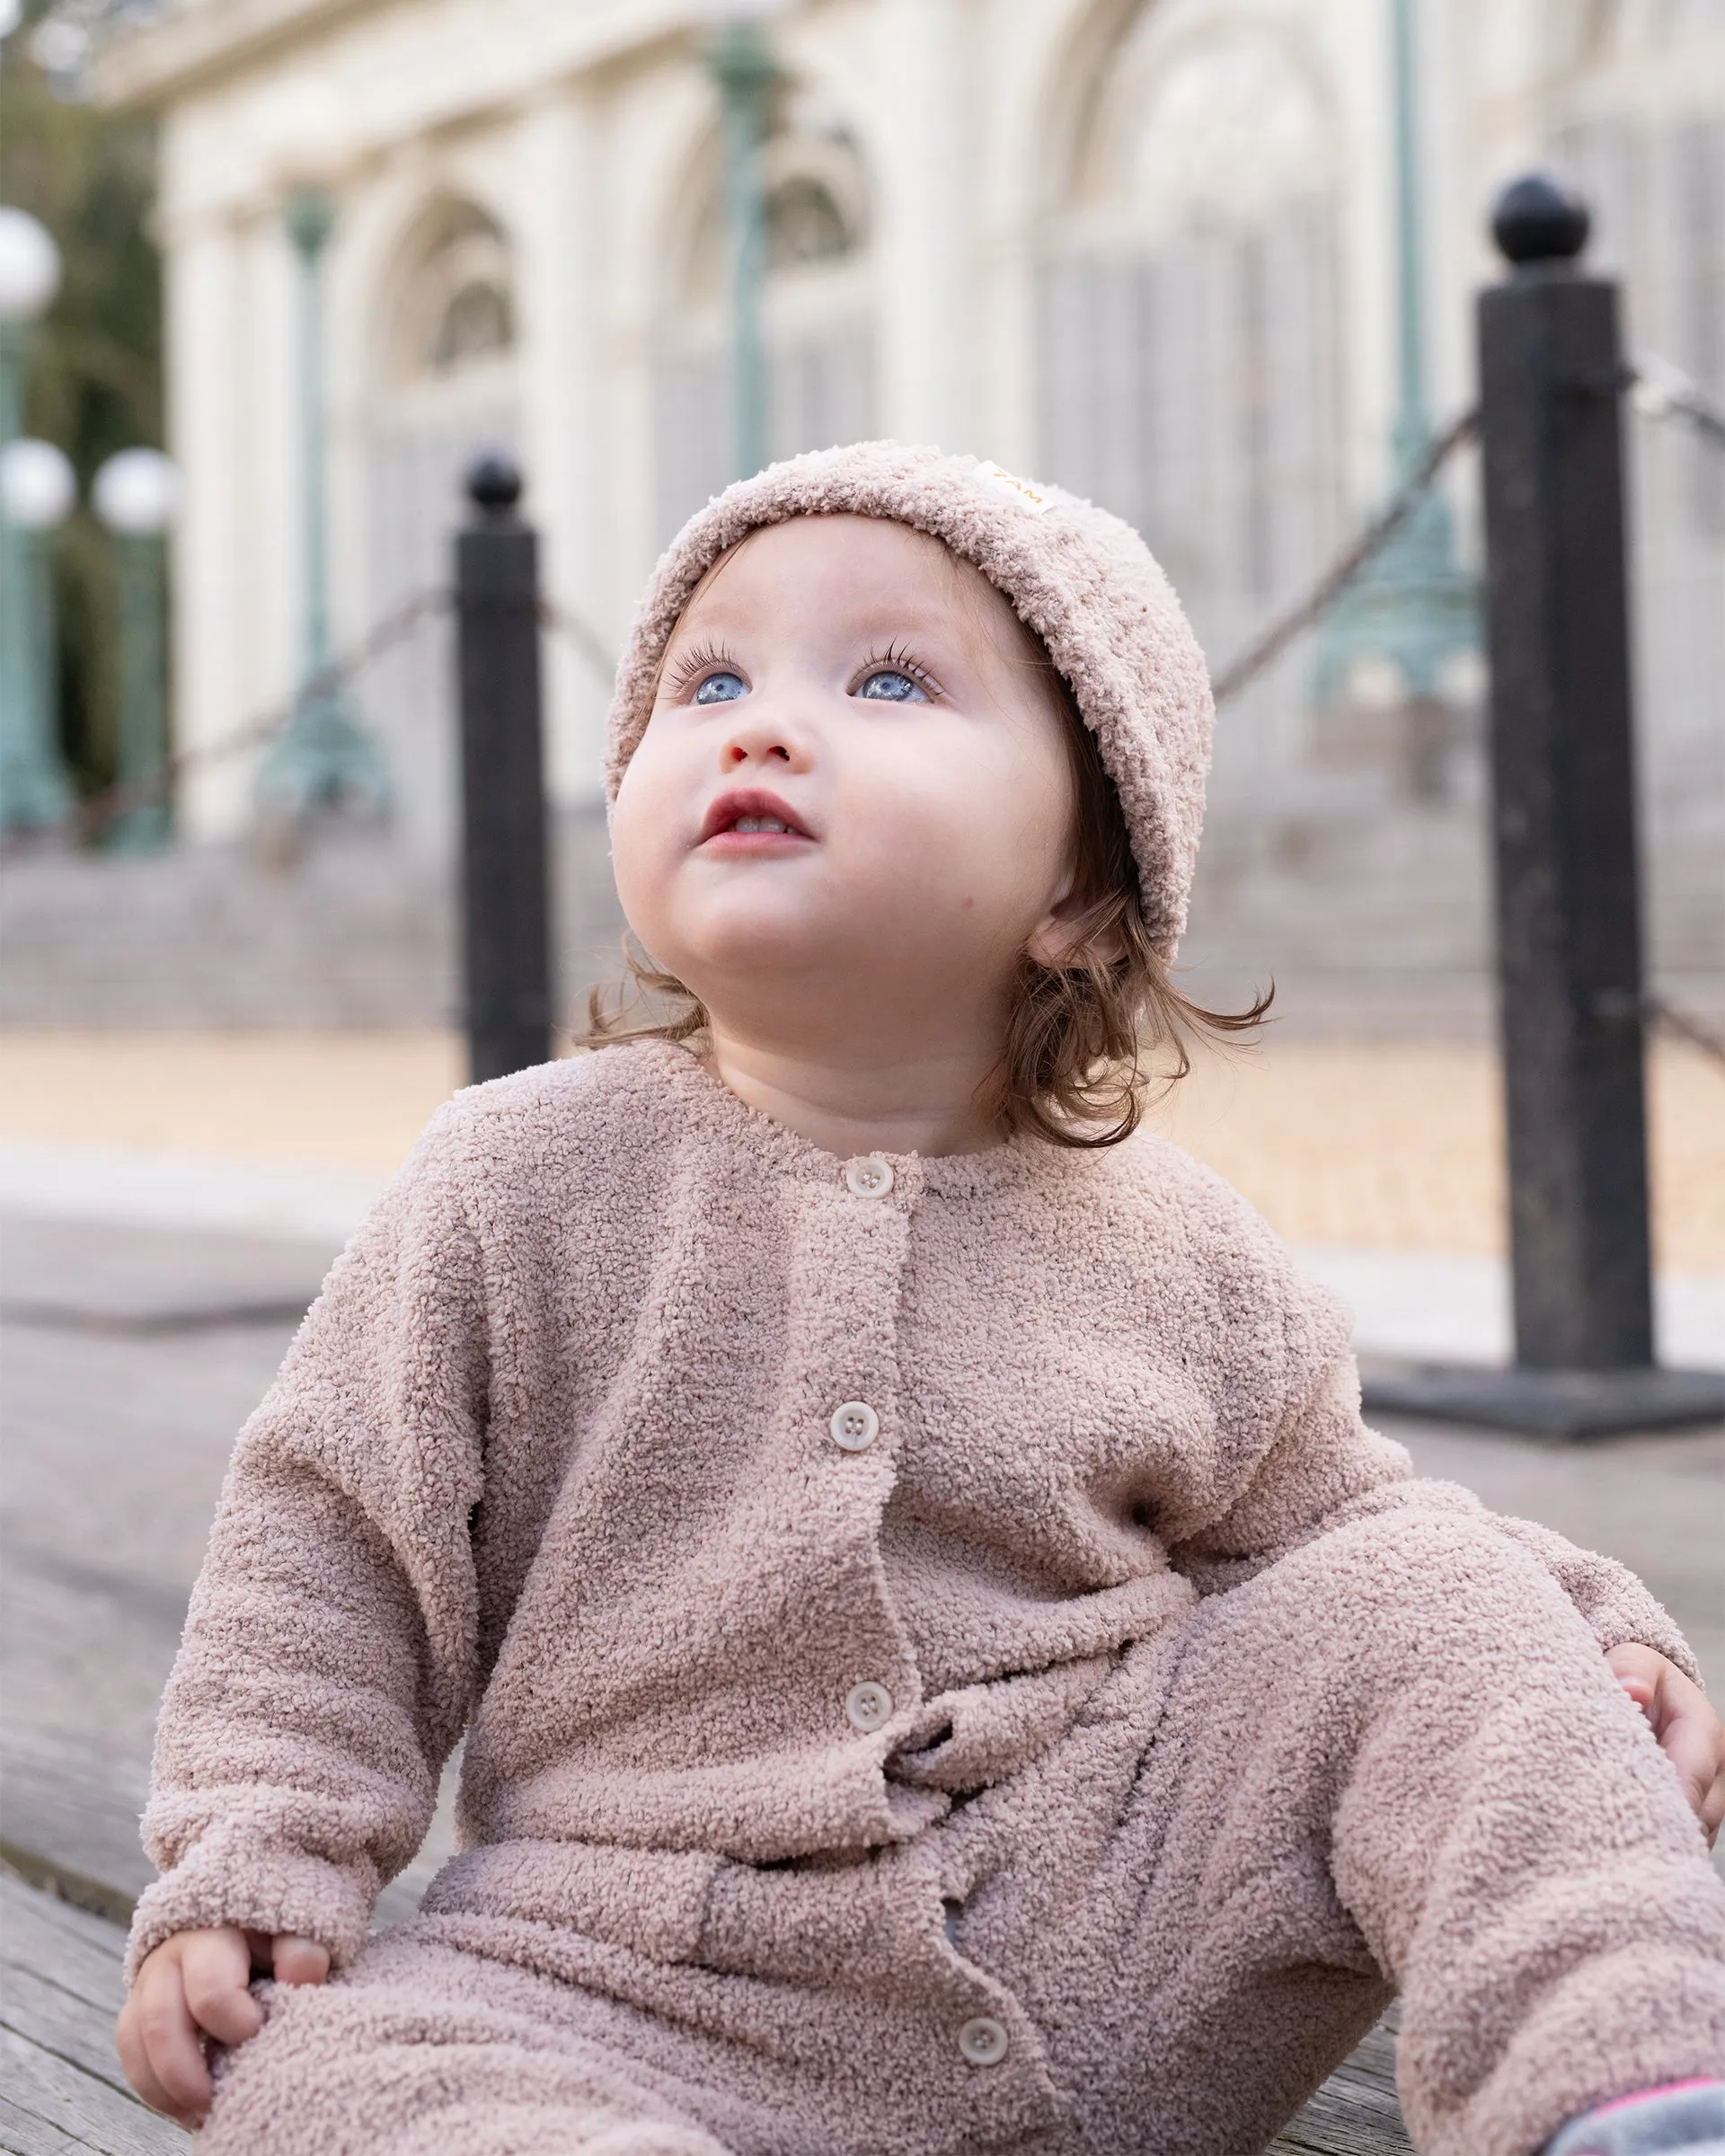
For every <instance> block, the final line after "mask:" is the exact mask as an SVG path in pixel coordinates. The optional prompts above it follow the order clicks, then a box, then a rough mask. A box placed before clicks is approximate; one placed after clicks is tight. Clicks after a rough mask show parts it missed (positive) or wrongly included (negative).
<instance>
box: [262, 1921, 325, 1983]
mask: <svg viewBox="0 0 1725 2156" xmlns="http://www.w3.org/2000/svg"><path fill="white" fill-rule="evenodd" d="M270 1964H271V1966H272V1967H273V1968H274V1970H275V1973H276V1981H277V1983H278V1984H322V1983H323V1979H324V1978H325V1977H326V1976H327V1975H329V1973H330V1950H329V1948H327V1947H320V1946H319V1945H318V1943H317V1941H316V1940H314V1939H302V1938H301V1937H300V1936H299V1934H298V1932H296V1931H282V1932H279V1933H278V1934H277V1936H276V1938H275V1939H274V1940H271V1941H270Z"/></svg>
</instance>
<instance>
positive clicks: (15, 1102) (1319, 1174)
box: [0, 1030, 1725, 1274]
mask: <svg viewBox="0 0 1725 2156" xmlns="http://www.w3.org/2000/svg"><path fill="white" fill-rule="evenodd" d="M461 1070H462V1065H461V1049H460V1043H459V1041H458V1040H457V1039H456V1037H455V1036H454V1035H452V1034H448V1033H441V1032H400V1033H325V1034H312V1033H222V1034H176V1033H154V1034H152V1033H133V1032H115V1033H109V1034H94V1033H63V1032H28V1031H16V1030H11V1031H4V1032H0V1143H18V1142H25V1143H31V1144H76V1145H81V1146H115V1147H122V1148H128V1149H141V1150H146V1151H154V1150H165V1151H169V1152H176V1153H213V1154H232V1155H236V1156H243V1157H248V1158H253V1159H262V1158H268V1159H274V1160H279V1161H290V1162H305V1163H307V1164H317V1165H321V1166H323V1167H327V1168H332V1169H349V1170H372V1171H382V1172H387V1171H389V1170H391V1169H393V1168H394V1166H395V1165H396V1164H397V1163H398V1162H400V1161H401V1160H402V1158H403V1156H404V1154H405V1153H406V1152H407V1150H408V1148H409V1146H410V1145H411V1144H412V1142H413V1139H414V1137H415V1136H416V1135H418V1133H419V1131H420V1128H421V1127H422V1126H423V1124H424V1122H425V1120H426V1118H427V1117H429V1115H430V1113H431V1111H432V1109H435V1108H436V1107H437V1105H438V1102H439V1101H440V1100H443V1099H444V1098H445V1097H446V1096H447V1093H448V1092H449V1091H450V1090H451V1088H452V1087H454V1086H455V1085H456V1084H458V1083H459V1082H460V1081H461ZM1154 1120H1155V1122H1156V1124H1157V1126H1158V1127H1161V1128H1163V1129H1165V1130H1167V1131H1168V1132H1169V1133H1170V1135H1172V1136H1173V1137H1175V1138H1176V1139H1178V1140H1179V1142H1180V1143H1181V1144H1183V1145H1185V1146H1187V1147H1188V1148H1189V1149H1190V1151H1191V1152H1193V1153H1197V1154H1199V1157H1200V1158H1201V1159H1203V1160H1206V1161H1207V1162H1209V1163H1210V1164H1211V1165H1212V1166H1213V1167H1215V1168H1216V1169H1217V1170H1219V1171H1220V1172H1221V1173H1222V1174H1224V1175H1225V1176H1226V1177H1227V1178H1228V1179H1229V1180H1230V1181H1232V1182H1234V1184H1236V1185H1237V1186H1238V1187H1239V1188H1241V1189H1242V1190H1243V1191H1244V1192H1245V1193H1246V1195H1247V1196H1248V1197H1251V1198H1252V1201H1253V1203H1254V1204H1256V1205H1257V1206H1260V1207H1261V1209H1262V1210H1263V1211H1264V1213H1265V1214H1266V1215H1268V1216H1269V1219H1270V1220H1271V1221H1272V1222H1273V1223H1274V1224H1275V1225H1276V1227H1277V1228H1278V1230H1279V1231H1280V1233H1282V1234H1283V1235H1285V1236H1286V1237H1287V1239H1288V1241H1291V1242H1297V1243H1306V1244H1317V1245H1325V1246H1331V1247H1340V1248H1364V1249H1376V1250H1429V1251H1442V1252H1446V1253H1449V1254H1455V1255H1479V1254H1485V1253H1491V1252H1496V1251H1499V1250H1501V1249H1502V1247H1503V1191H1502V1173H1501V1166H1500V1156H1501V1146H1502V1140H1501V1132H1500V1123H1499V1111H1498V1092H1497V1074H1496V1066H1495V1064H1494V1062H1493V1060H1492V1058H1491V1056H1490V1054H1489V1053H1487V1052H1486V1051H1485V1050H1483V1049H1473V1048H1467V1047H1454V1046H1416V1045H1408V1044H1397V1043H1384V1042H1369V1043H1364V1044H1358V1045H1356V1046H1352V1047H1346V1046H1337V1045H1334V1044H1317V1043H1308V1042H1294V1041H1278V1039H1277V1038H1276V1037H1275V1035H1274V1033H1273V1032H1272V1033H1271V1034H1270V1036H1269V1038H1268V1039H1267V1040H1266V1041H1265V1042H1264V1043H1263V1044H1262V1045H1261V1046H1259V1047H1252V1048H1245V1049H1236V1050H1234V1051H1232V1052H1230V1053H1228V1054H1226V1055H1215V1056H1205V1057H1203V1058H1202V1059H1201V1060H1200V1061H1199V1065H1198V1066H1197V1068H1196V1069H1195V1070H1194V1072H1193V1074H1192V1075H1191V1076H1190V1078H1189V1079H1187V1080H1186V1081H1185V1082H1183V1083H1182V1084H1181V1086H1180V1087H1179V1088H1177V1089H1176V1090H1175V1091H1174V1092H1173V1093H1172V1095H1171V1096H1170V1097H1169V1098H1168V1099H1167V1100H1165V1101H1164V1102H1163V1103H1162V1104H1161V1105H1160V1106H1159V1107H1158V1108H1157V1109H1156V1110H1155V1111H1154ZM1650 1122H1651V1132H1652V1153H1653V1171H1654V1215H1655V1231H1656V1237H1657V1241H1658V1245H1659V1265H1660V1267H1661V1268H1662V1269H1666V1270H1669V1271H1673V1272H1678V1273H1703V1274H1708V1273H1711V1274H1720V1273H1725V1067H1721V1065H1718V1064H1716V1063H1713V1062H1711V1061H1710V1060H1709V1059H1708V1058H1707V1057H1705V1056H1703V1055H1702V1054H1701V1053H1700V1052H1699V1051H1698V1050H1695V1049H1693V1048H1686V1047H1669V1046H1666V1045H1664V1044H1661V1045H1660V1046H1659V1047H1658V1048H1657V1049H1656V1051H1655V1053H1654V1055H1653V1057H1652V1085H1651V1117H1650Z"/></svg>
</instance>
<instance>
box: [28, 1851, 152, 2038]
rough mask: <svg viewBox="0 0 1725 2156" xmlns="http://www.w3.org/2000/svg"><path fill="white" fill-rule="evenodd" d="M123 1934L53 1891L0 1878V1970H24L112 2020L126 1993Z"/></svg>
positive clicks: (124, 1940)
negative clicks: (70, 1903) (36, 1890)
mask: <svg viewBox="0 0 1725 2156" xmlns="http://www.w3.org/2000/svg"><path fill="white" fill-rule="evenodd" d="M125 1949H126V1935H125V1933H124V1932H123V1931H120V1930H119V1928H118V1927H117V1926H115V1925H113V1924H109V1923H104V1922H102V1918H100V1917H98V1916H91V1915H88V1914H87V1913H85V1912H84V1910H82V1909H73V1908H69V1907H68V1906H67V1905H66V1903H64V1902H61V1901H57V1900H56V1899H55V1898H54V1896H53V1895H49V1894H39V1893H36V1892H34V1891H33V1890H32V1889H31V1888H30V1887H28V1886H21V1885H20V1884H19V1882H18V1881H17V1880H16V1879H9V1878H4V1877H0V1969H4V1970H5V1971H6V1972H8V1974H9V1975H10V1973H11V1972H13V1971H24V1972H27V1973H29V1974H31V1975H35V1976H39V1977H42V1978H45V1979H46V1980H47V1981H49V1983H51V1984H57V1986H58V1987H59V1989H60V1990H61V1991H63V1992H68V1993H71V1995H72V1996H73V1997H74V1998H75V1999H77V2000H81V2001H83V2002H84V2005H85V2006H86V2007H88V2008H90V2009H91V2010H93V2011H94V2012H96V2013H100V2014H102V2015H105V2016H106V2017H107V2019H109V2020H110V2021H111V2020H112V2019H113V2017H114V2016H115V2015H116V2014H117V2013H118V2012H119V2008H120V2001H122V2000H123V1999H124V1998H125V1996H126V1984H125V1979H124V1976H123V1974H122V1967H121V1957H122V1955H123V1954H124V1952H125Z"/></svg>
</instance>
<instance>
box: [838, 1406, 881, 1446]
mask: <svg viewBox="0 0 1725 2156" xmlns="http://www.w3.org/2000/svg"><path fill="white" fill-rule="evenodd" d="M827 1428H828V1429H829V1430H830V1431H831V1432H832V1433H833V1443H834V1444H835V1445H842V1446H843V1447H844V1449H845V1451H846V1452H847V1453H866V1452H867V1451H868V1449H869V1447H870V1446H871V1445H872V1444H873V1443H874V1441H875V1439H876V1438H877V1437H878V1436H880V1417H879V1416H878V1415H877V1414H876V1413H875V1411H874V1409H872V1408H871V1406H870V1405H869V1403H868V1401H866V1400H847V1401H845V1404H844V1406H843V1407H842V1408H835V1409H833V1418H832V1420H831V1421H830V1422H829V1423H828V1424H827Z"/></svg>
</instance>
